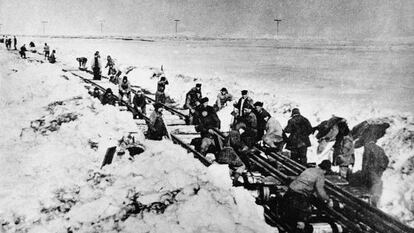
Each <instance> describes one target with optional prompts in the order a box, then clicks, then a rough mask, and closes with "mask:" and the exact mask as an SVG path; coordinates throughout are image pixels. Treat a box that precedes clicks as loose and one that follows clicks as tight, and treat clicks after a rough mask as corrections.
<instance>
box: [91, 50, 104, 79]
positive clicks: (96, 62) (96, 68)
mask: <svg viewBox="0 0 414 233" xmlns="http://www.w3.org/2000/svg"><path fill="white" fill-rule="evenodd" d="M92 71H93V80H101V75H102V63H101V56H100V55H99V51H96V52H95V56H94V58H93V61H92Z"/></svg>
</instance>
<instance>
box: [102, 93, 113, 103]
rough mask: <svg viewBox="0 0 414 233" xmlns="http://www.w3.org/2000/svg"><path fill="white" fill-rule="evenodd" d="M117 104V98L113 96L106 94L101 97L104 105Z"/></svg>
mask: <svg viewBox="0 0 414 233" xmlns="http://www.w3.org/2000/svg"><path fill="white" fill-rule="evenodd" d="M115 102H116V98H115V96H114V95H113V94H108V93H105V94H104V95H102V97H101V103H102V104H103V105H105V104H110V105H115Z"/></svg>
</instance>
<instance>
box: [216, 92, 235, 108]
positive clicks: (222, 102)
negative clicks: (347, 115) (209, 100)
mask: <svg viewBox="0 0 414 233" xmlns="http://www.w3.org/2000/svg"><path fill="white" fill-rule="evenodd" d="M232 100H233V96H232V95H231V94H230V93H229V92H228V91H227V89H226V88H225V87H223V88H221V90H220V92H219V93H218V95H217V100H216V103H215V104H214V109H215V110H216V111H219V110H221V109H222V108H224V107H225V106H226V105H227V102H230V101H232Z"/></svg>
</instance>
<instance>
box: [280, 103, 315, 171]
mask: <svg viewBox="0 0 414 233" xmlns="http://www.w3.org/2000/svg"><path fill="white" fill-rule="evenodd" d="M284 132H285V133H287V134H290V135H289V137H288V139H287V144H286V149H288V150H290V153H291V155H290V156H291V158H292V159H293V160H295V161H296V162H298V163H300V164H302V165H304V166H306V165H307V157H306V154H307V151H308V147H309V146H310V145H311V144H310V140H309V135H310V134H312V133H313V128H312V125H311V124H310V122H309V120H308V119H306V118H305V117H303V116H302V115H301V114H300V111H299V109H298V108H294V109H292V115H291V118H290V119H289V121H288V124H287V126H286V127H285V129H284Z"/></svg>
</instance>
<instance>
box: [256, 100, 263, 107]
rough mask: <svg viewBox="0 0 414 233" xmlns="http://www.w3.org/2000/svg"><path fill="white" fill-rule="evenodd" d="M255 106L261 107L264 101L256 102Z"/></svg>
mask: <svg viewBox="0 0 414 233" xmlns="http://www.w3.org/2000/svg"><path fill="white" fill-rule="evenodd" d="M254 106H255V107H256V106H259V107H263V102H259V101H257V102H256V103H254Z"/></svg>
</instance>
